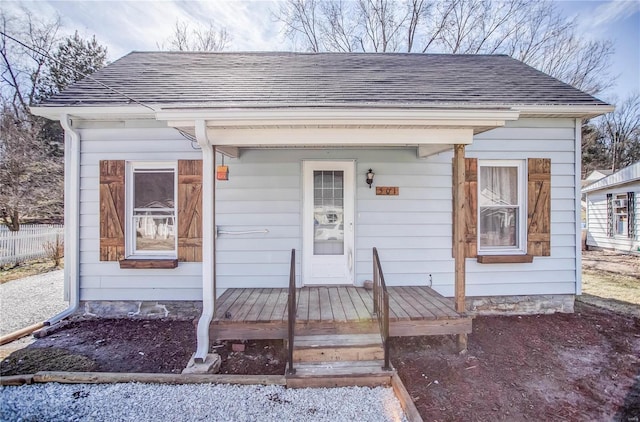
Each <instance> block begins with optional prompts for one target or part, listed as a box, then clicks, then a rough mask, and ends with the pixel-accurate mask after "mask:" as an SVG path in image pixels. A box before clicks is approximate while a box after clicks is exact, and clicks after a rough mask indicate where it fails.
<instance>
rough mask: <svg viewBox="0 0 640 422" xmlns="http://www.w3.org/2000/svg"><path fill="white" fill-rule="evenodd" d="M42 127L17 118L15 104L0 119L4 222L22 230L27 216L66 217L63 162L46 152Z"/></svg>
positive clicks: (0, 218) (0, 198) (1, 211)
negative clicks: (21, 226)
mask: <svg viewBox="0 0 640 422" xmlns="http://www.w3.org/2000/svg"><path fill="white" fill-rule="evenodd" d="M41 132H42V126H41V124H40V122H39V121H38V120H36V119H24V118H22V117H21V116H16V114H15V113H14V111H13V106H12V105H11V104H6V105H5V106H4V107H3V108H2V115H1V116H0V134H1V135H0V186H2V189H0V222H2V224H4V225H6V226H7V227H8V228H9V229H10V230H12V231H16V230H19V229H20V222H21V220H22V219H23V218H24V217H25V216H31V217H33V216H38V217H54V216H60V215H61V214H62V201H61V193H62V191H63V186H62V184H63V180H62V177H60V175H61V174H62V162H61V160H60V159H57V158H56V157H52V156H50V155H49V154H47V152H46V151H45V149H44V148H43V142H42V139H41Z"/></svg>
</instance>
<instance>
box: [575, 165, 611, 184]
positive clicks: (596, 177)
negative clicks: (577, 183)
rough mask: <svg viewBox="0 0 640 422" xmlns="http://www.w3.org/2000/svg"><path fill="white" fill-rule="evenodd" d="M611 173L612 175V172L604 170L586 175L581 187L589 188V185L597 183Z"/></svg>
mask: <svg viewBox="0 0 640 422" xmlns="http://www.w3.org/2000/svg"><path fill="white" fill-rule="evenodd" d="M611 173H613V171H612V170H604V169H600V170H593V171H592V172H591V173H589V174H588V175H587V177H585V178H584V179H582V187H583V188H584V187H586V186H589V185H590V184H592V183H595V182H597V181H598V180H600V179H602V178H603V177H607V176H609V175H611Z"/></svg>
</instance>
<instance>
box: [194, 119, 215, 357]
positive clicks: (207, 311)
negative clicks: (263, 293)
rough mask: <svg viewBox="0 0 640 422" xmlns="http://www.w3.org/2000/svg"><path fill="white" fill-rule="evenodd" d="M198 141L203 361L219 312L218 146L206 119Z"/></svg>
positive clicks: (198, 125)
mask: <svg viewBox="0 0 640 422" xmlns="http://www.w3.org/2000/svg"><path fill="white" fill-rule="evenodd" d="M195 132H196V140H197V141H198V145H200V147H201V148H202V315H201V316H200V319H199V320H198V328H197V333H196V334H197V348H196V352H195V354H194V356H193V357H194V361H195V362H196V363H203V362H204V361H205V360H206V358H207V354H208V353H209V328H210V326H211V320H212V319H213V314H214V311H215V297H216V288H215V280H216V262H215V260H216V258H215V250H216V247H215V246H216V245H215V233H214V232H215V227H216V222H215V218H216V210H215V182H214V177H213V176H214V168H215V147H214V146H213V145H211V143H210V142H209V139H208V137H207V126H206V122H205V121H204V120H197V121H196V122H195Z"/></svg>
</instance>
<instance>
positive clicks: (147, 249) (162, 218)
mask: <svg viewBox="0 0 640 422" xmlns="http://www.w3.org/2000/svg"><path fill="white" fill-rule="evenodd" d="M127 167H129V168H130V170H129V173H130V174H129V175H127ZM134 167H135V166H134V164H131V165H130V166H128V165H127V163H126V162H125V161H124V160H103V161H100V260H101V261H120V267H121V268H175V266H176V265H177V261H178V260H180V261H187V262H199V261H202V160H178V164H177V173H178V175H177V195H175V197H176V198H177V201H174V199H173V195H172V194H171V193H170V192H169V191H172V190H174V189H175V188H176V187H175V186H174V184H173V182H172V180H173V179H172V178H171V177H170V174H171V171H170V169H168V170H167V171H166V172H160V171H159V170H158V169H155V167H154V166H153V165H151V167H149V165H146V166H145V165H144V164H143V165H140V166H139V167H141V168H142V169H143V171H142V172H141V173H140V175H141V177H138V179H140V180H137V179H136V176H135V175H136V173H135V172H134V171H133V168H134ZM174 169H175V165H174ZM156 170H158V171H156ZM172 171H174V170H172ZM155 173H158V174H159V175H160V177H159V178H155V179H156V182H157V181H162V180H165V179H166V180H167V181H169V182H171V183H166V185H167V186H166V188H162V186H146V185H145V186H146V188H145V187H143V186H142V185H143V184H144V183H143V182H145V180H143V179H145V177H147V176H148V177H147V178H149V177H151V178H153V176H154V174H155ZM167 175H168V176H167ZM167 177H169V178H168V179H167ZM134 183H135V184H136V185H139V186H138V189H139V190H140V191H141V192H144V194H142V197H143V198H142V200H143V201H142V202H144V204H142V203H140V204H138V203H131V204H129V205H128V206H127V204H126V198H127V197H128V198H130V199H129V200H130V201H134V199H135V198H136V196H135V195H134ZM154 183H155V182H154ZM152 185H153V183H152ZM143 188H144V189H143ZM127 189H129V190H131V192H130V194H129V195H127V194H126V192H127ZM153 195H156V196H157V195H160V196H161V197H162V198H165V197H167V198H165V199H166V201H164V199H161V200H157V198H152V196H153ZM138 196H140V195H138ZM147 197H148V198H147ZM138 202H140V201H138ZM165 202H166V203H165ZM174 202H177V203H176V204H174ZM147 203H149V204H151V205H149V204H147ZM158 203H161V205H162V206H161V207H160V205H158ZM141 204H142V205H141ZM150 207H151V208H150ZM176 208H177V210H176ZM127 210H128V211H127ZM150 210H151V211H153V212H152V213H151V214H150V212H151V211H150ZM173 210H175V211H173ZM176 211H177V221H176V218H175V214H173V213H174V212H176ZM152 214H153V215H152ZM156 214H158V215H156ZM127 219H128V220H127ZM129 220H130V221H129ZM125 221H129V222H128V224H125ZM176 223H177V224H176ZM127 225H128V227H129V230H130V231H131V233H129V235H128V236H127V233H126V229H125V227H127ZM139 226H140V227H139ZM142 226H144V227H142ZM147 226H149V227H147ZM138 229H144V230H146V232H145V233H146V234H145V233H139V230H138ZM147 232H148V233H147ZM176 233H177V236H178V238H177V242H176V243H177V252H176V248H175V247H172V246H171V244H172V243H173V242H172V241H171V239H172V238H174V236H175V234H176ZM141 236H142V237H141ZM139 238H140V239H142V240H144V242H142V241H141V242H142V243H140V242H138V240H139ZM158 239H160V240H158ZM154 245H155V246H154ZM163 251H166V253H167V257H166V258H163V256H162V254H163ZM127 254H129V256H127ZM145 254H150V256H148V257H146V256H145ZM176 254H177V259H176ZM169 255H172V257H171V256H169Z"/></svg>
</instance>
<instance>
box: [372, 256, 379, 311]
mask: <svg viewBox="0 0 640 422" xmlns="http://www.w3.org/2000/svg"><path fill="white" fill-rule="evenodd" d="M377 257H378V251H377V250H376V248H373V313H375V314H377V313H378V283H379V280H378V261H377V259H376V258H377Z"/></svg>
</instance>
